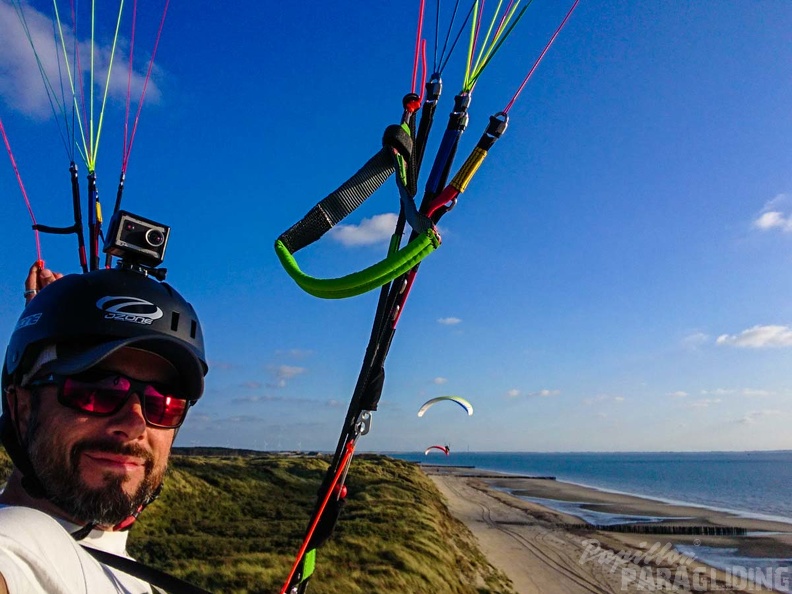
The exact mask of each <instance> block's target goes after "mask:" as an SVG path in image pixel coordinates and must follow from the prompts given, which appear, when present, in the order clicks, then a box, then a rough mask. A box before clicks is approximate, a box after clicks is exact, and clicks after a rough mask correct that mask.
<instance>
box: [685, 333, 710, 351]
mask: <svg viewBox="0 0 792 594" xmlns="http://www.w3.org/2000/svg"><path fill="white" fill-rule="evenodd" d="M708 341H709V335H708V334H705V333H704V332H694V333H693V334H689V335H688V336H685V337H684V338H683V339H682V347H683V348H686V349H697V348H699V347H701V346H703V345H705V344H706V343H707V342H708Z"/></svg>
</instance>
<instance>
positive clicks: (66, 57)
mask: <svg viewBox="0 0 792 594" xmlns="http://www.w3.org/2000/svg"><path fill="white" fill-rule="evenodd" d="M52 6H53V7H54V9H55V18H56V20H57V22H58V34H59V35H60V40H61V48H62V49H63V61H64V62H65V63H66V73H67V74H68V75H69V86H70V87H71V94H72V104H73V107H74V112H75V113H76V114H77V124H78V125H79V127H80V137H81V138H82V144H83V146H82V150H80V155H82V158H83V161H84V162H85V165H86V166H88V159H87V158H86V155H87V154H88V145H87V144H86V143H85V127H84V126H83V121H82V117H81V116H80V104H79V103H78V102H77V92H76V90H75V85H74V77H73V76H72V71H71V67H70V66H69V52H68V51H67V50H66V38H65V37H64V36H63V24H62V23H61V18H60V13H59V12H58V2H57V0H52ZM74 43H75V44H76V43H77V38H76V37H75V39H74ZM74 51H75V52H76V51H77V48H76V46H75V50H74ZM75 74H78V73H75ZM73 141H74V143H75V144H77V142H76V140H74V139H73ZM77 149H78V150H79V149H80V147H79V145H77Z"/></svg>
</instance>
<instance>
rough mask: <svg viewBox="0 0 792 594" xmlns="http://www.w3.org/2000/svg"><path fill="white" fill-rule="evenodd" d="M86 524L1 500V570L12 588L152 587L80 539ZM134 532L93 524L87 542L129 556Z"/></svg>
mask: <svg viewBox="0 0 792 594" xmlns="http://www.w3.org/2000/svg"><path fill="white" fill-rule="evenodd" d="M79 528H80V526H77V525H75V524H71V523H70V522H66V521H65V520H57V519H55V518H53V517H52V516H49V515H47V514H45V513H44V512H41V511H38V510H35V509H32V508H29V507H19V506H0V574H2V575H3V577H4V578H5V581H6V585H7V586H8V592H9V594H105V593H119V592H120V593H124V594H143V593H144V592H145V593H151V587H150V586H149V585H148V584H147V583H145V582H143V581H141V580H139V579H137V578H135V577H132V576H130V575H128V574H126V573H123V572H121V571H119V570H117V569H113V568H112V567H108V566H107V565H102V564H101V563H99V562H98V561H97V560H96V559H94V558H93V557H92V556H91V555H90V553H87V552H86V551H84V550H83V548H82V546H80V544H79V543H78V542H77V541H76V540H74V538H72V536H71V534H70V533H71V532H74V531H76V530H78V529H79ZM128 535H129V532H127V531H123V532H106V531H103V530H93V531H91V533H90V534H89V535H88V536H86V537H85V538H84V539H83V540H82V541H80V542H82V543H84V544H85V545H86V546H89V547H92V548H94V549H100V550H102V551H107V552H108V553H113V554H115V555H123V556H127V553H126V541H127V536H128Z"/></svg>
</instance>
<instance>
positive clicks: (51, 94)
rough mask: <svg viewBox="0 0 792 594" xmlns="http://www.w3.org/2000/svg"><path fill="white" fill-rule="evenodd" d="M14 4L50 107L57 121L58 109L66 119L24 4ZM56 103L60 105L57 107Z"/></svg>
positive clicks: (64, 110) (67, 129)
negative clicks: (42, 60) (43, 61)
mask: <svg viewBox="0 0 792 594" xmlns="http://www.w3.org/2000/svg"><path fill="white" fill-rule="evenodd" d="M12 5H13V7H14V10H15V12H16V13H17V18H19V22H20V23H21V24H22V29H23V30H24V32H25V37H27V40H28V43H29V44H30V47H31V49H32V50H33V57H34V58H35V59H36V65H37V66H38V69H39V74H40V75H41V79H42V80H43V82H44V89H45V90H46V91H47V98H48V99H49V102H50V108H51V109H52V112H53V114H54V115H55V121H56V122H57V121H58V110H60V112H61V115H63V116H64V120H66V109H65V107H64V106H63V105H62V104H61V102H60V101H58V95H57V93H56V92H55V88H54V87H53V86H52V82H51V81H50V79H49V77H48V76H47V72H46V70H45V68H44V65H43V64H42V62H41V57H40V56H39V53H38V51H36V44H35V43H33V36H32V35H31V34H30V27H29V26H28V24H27V19H26V18H25V13H24V11H23V10H22V4H21V2H16V3H15V4H12ZM56 105H57V107H58V108H57V109H56V108H55V106H56ZM58 129H59V131H60V125H59V126H58ZM68 131H69V127H68V120H66V132H67V133H68ZM61 135H62V132H61ZM67 150H68V149H67Z"/></svg>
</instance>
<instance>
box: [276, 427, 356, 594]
mask: <svg viewBox="0 0 792 594" xmlns="http://www.w3.org/2000/svg"><path fill="white" fill-rule="evenodd" d="M354 452H355V441H354V440H352V441H349V442H347V445H346V450H345V452H344V457H343V458H342V459H341V462H340V463H339V466H338V471H337V472H336V473H335V475H334V476H333V481H332V483H330V487H329V488H328V489H327V493H325V496H324V498H323V499H322V503H321V505H320V507H319V510H318V511H317V513H315V514H314V520H313V522H311V526H310V528H308V532H307V533H306V535H305V538H304V539H303V543H302V545H301V546H300V550H299V552H298V553H297V559H296V561H295V562H294V565H292V568H291V571H290V572H289V577H288V578H286V582H285V583H284V584H283V588H281V591H280V594H286V592H287V591H288V589H289V585H290V584H291V581H292V578H293V577H294V574H295V572H296V571H297V568H298V567H299V565H300V563H302V560H303V558H304V557H305V552H306V550H307V549H308V545H309V544H310V542H311V537H312V536H313V533H314V530H316V526H317V525H318V524H319V520H321V519H322V515H323V514H324V510H325V508H326V507H327V504H328V502H329V501H330V497H331V496H332V495H333V493H335V490H336V489H335V487H336V485H337V484H338V481H339V480H340V478H341V475H342V474H343V473H344V470H345V468H346V467H347V464H348V463H349V460H350V459H351V458H352V454H353V453H354Z"/></svg>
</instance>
